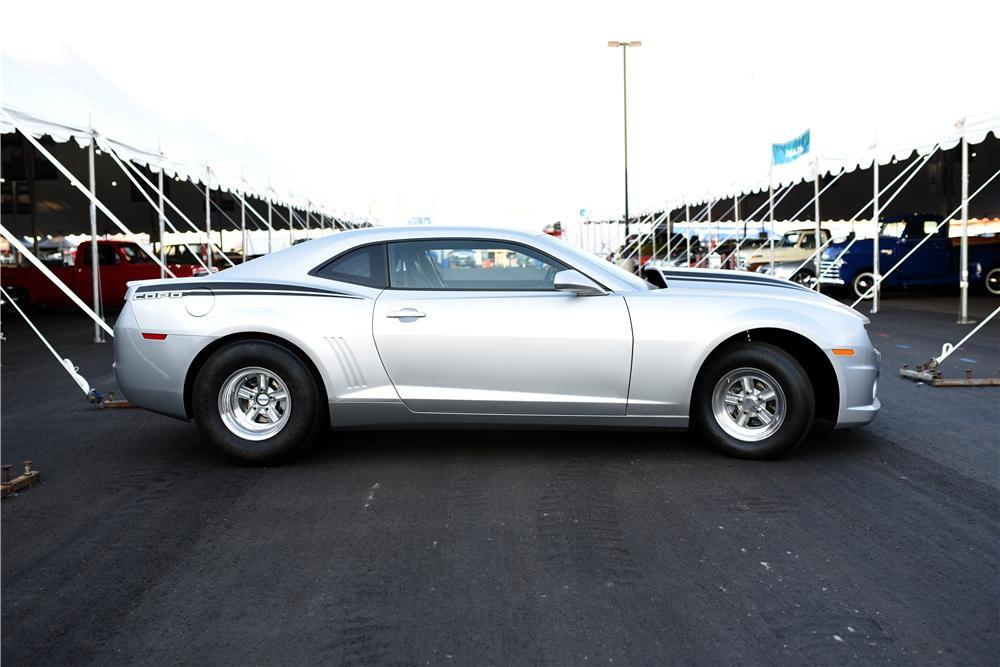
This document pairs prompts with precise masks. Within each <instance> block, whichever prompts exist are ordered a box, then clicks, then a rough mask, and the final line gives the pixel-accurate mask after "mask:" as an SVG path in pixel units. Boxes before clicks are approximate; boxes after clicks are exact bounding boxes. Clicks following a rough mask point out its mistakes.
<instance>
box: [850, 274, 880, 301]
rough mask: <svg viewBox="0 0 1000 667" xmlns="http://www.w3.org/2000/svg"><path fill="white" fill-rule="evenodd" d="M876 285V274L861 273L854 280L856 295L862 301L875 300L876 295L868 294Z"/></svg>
mask: <svg viewBox="0 0 1000 667" xmlns="http://www.w3.org/2000/svg"><path fill="white" fill-rule="evenodd" d="M874 284H875V274H874V273H867V272H866V273H860V274H858V276H857V277H855V278H854V283H853V286H854V295H855V296H856V297H858V298H860V299H865V300H868V299H871V298H874V296H875V293H874V292H872V293H870V294H869V293H868V290H870V289H871V288H872V286H873V285H874Z"/></svg>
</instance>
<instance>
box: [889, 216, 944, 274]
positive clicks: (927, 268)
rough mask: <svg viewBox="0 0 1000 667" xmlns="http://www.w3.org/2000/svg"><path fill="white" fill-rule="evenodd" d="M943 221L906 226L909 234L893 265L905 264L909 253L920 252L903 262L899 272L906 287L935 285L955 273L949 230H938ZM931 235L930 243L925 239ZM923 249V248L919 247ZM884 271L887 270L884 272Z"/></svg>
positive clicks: (906, 233)
mask: <svg viewBox="0 0 1000 667" xmlns="http://www.w3.org/2000/svg"><path fill="white" fill-rule="evenodd" d="M939 223H940V221H939V220H934V219H930V220H920V221H913V220H911V221H910V222H909V223H908V224H907V226H906V232H905V235H904V237H903V238H902V239H900V241H899V244H898V245H897V247H896V252H897V256H896V257H894V258H893V260H894V261H893V264H895V263H896V262H898V261H899V260H901V259H902V258H903V257H905V256H906V254H907V253H909V252H911V251H913V250H914V248H916V252H913V254H912V255H910V257H909V259H907V260H906V261H905V262H903V263H902V264H901V265H900V267H899V269H898V272H899V279H900V280H901V281H902V282H904V283H915V284H919V283H921V282H932V281H934V280H935V279H939V278H942V277H944V276H945V275H947V274H948V272H949V271H950V270H951V268H952V265H951V254H950V252H951V242H950V241H949V239H948V226H947V225H944V226H942V227H941V229H940V230H938V229H937V226H938V224H939ZM928 235H931V237H930V238H929V239H927V240H926V241H924V239H925V238H926V237H927V236H928ZM918 246H919V247H918ZM883 271H885V269H884V268H883Z"/></svg>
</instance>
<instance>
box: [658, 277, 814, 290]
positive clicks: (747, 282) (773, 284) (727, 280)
mask: <svg viewBox="0 0 1000 667" xmlns="http://www.w3.org/2000/svg"><path fill="white" fill-rule="evenodd" d="M665 278H666V279H667V280H668V281H670V280H680V281H681V282H690V283H725V284H729V285H759V286H763V287H780V288H782V289H794V290H804V291H807V292H808V291H810V290H807V289H806V288H805V287H802V286H801V285H796V284H795V283H788V284H785V283H780V282H777V281H773V282H772V281H765V280H746V279H743V280H732V279H730V278H717V277H715V276H712V277H710V278H709V277H704V278H696V277H692V276H678V275H670V276H665ZM668 284H669V282H668Z"/></svg>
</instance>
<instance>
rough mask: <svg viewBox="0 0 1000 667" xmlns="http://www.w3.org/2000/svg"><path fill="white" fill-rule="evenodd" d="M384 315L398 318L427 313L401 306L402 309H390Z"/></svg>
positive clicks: (423, 315)
mask: <svg viewBox="0 0 1000 667" xmlns="http://www.w3.org/2000/svg"><path fill="white" fill-rule="evenodd" d="M385 316H386V317H393V318H395V319H400V318H404V317H427V313H421V312H420V311H419V310H417V309H416V308H403V309H402V310H390V311H389V312H388V313H386V314H385Z"/></svg>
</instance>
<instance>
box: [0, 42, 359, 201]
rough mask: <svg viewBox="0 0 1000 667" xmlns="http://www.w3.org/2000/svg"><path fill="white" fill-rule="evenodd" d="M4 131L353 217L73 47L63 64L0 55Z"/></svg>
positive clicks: (1, 125) (0, 117) (0, 129)
mask: <svg viewBox="0 0 1000 667" xmlns="http://www.w3.org/2000/svg"><path fill="white" fill-rule="evenodd" d="M0 58H2V60H0V66H2V70H0V77H2V78H0V81H2V87H0V105H2V107H3V112H4V113H3V114H0V132H2V133H9V132H13V131H14V130H15V125H16V129H18V130H21V131H22V132H25V133H28V134H31V135H32V136H34V137H36V138H39V137H42V136H43V135H49V136H51V137H52V138H53V139H55V140H56V141H58V142H65V141H69V140H75V141H76V142H77V143H79V144H80V145H81V146H87V145H88V144H89V143H90V140H91V137H92V136H93V137H95V138H96V139H97V143H98V146H99V147H102V148H104V149H113V150H114V151H115V152H116V153H117V154H118V155H120V156H121V157H122V158H123V159H127V160H129V161H131V162H133V163H135V164H138V165H142V166H146V167H149V168H150V169H152V170H154V171H159V170H161V169H162V170H163V172H164V173H165V174H166V175H168V176H172V177H176V178H179V179H185V180H190V181H191V182H193V183H201V184H202V185H209V186H210V187H211V188H213V189H219V190H225V191H228V192H239V193H243V194H249V195H253V196H255V197H258V198H260V199H263V200H266V201H271V202H273V203H276V204H283V205H292V206H295V207H297V208H301V209H306V208H309V209H311V210H313V211H316V212H320V213H323V214H325V215H329V216H333V217H338V218H351V217H352V216H349V215H346V214H344V213H343V212H341V211H338V210H337V209H335V208H334V206H333V205H332V203H331V202H328V201H325V200H324V198H323V196H322V194H319V193H307V192H302V191H300V190H297V189H295V188H294V187H290V186H289V181H291V178H290V177H288V176H287V175H286V174H285V170H284V169H282V168H281V167H280V166H279V165H277V164H275V163H273V162H272V161H269V160H268V159H267V158H266V157H265V156H262V155H254V154H252V153H251V152H250V151H248V150H246V149H242V150H241V149H237V148H235V147H233V146H230V145H228V144H226V143H224V142H222V141H220V140H219V139H218V138H217V137H215V136H214V135H213V134H212V133H210V132H208V131H206V130H204V129H203V128H201V127H199V126H196V125H192V124H177V123H168V122H166V121H164V120H163V119H162V118H161V117H159V116H158V115H157V114H156V113H155V112H153V111H152V110H149V109H147V108H145V107H143V106H141V105H140V104H138V103H137V102H135V101H134V100H133V99H132V98H131V97H129V96H128V95H127V94H125V93H124V92H122V91H121V90H120V89H119V88H118V87H116V86H115V85H114V84H112V83H110V82H109V81H107V80H106V79H105V78H103V77H102V76H101V75H100V74H99V73H98V72H96V71H95V70H94V69H93V68H91V67H89V66H87V65H86V64H85V63H84V61H82V60H80V59H77V58H73V57H72V54H70V53H67V54H66V56H65V57H64V58H63V59H62V62H60V64H59V65H51V64H40V63H32V64H28V63H25V62H22V61H19V60H16V59H14V58H12V57H10V56H9V55H7V54H0Z"/></svg>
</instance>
